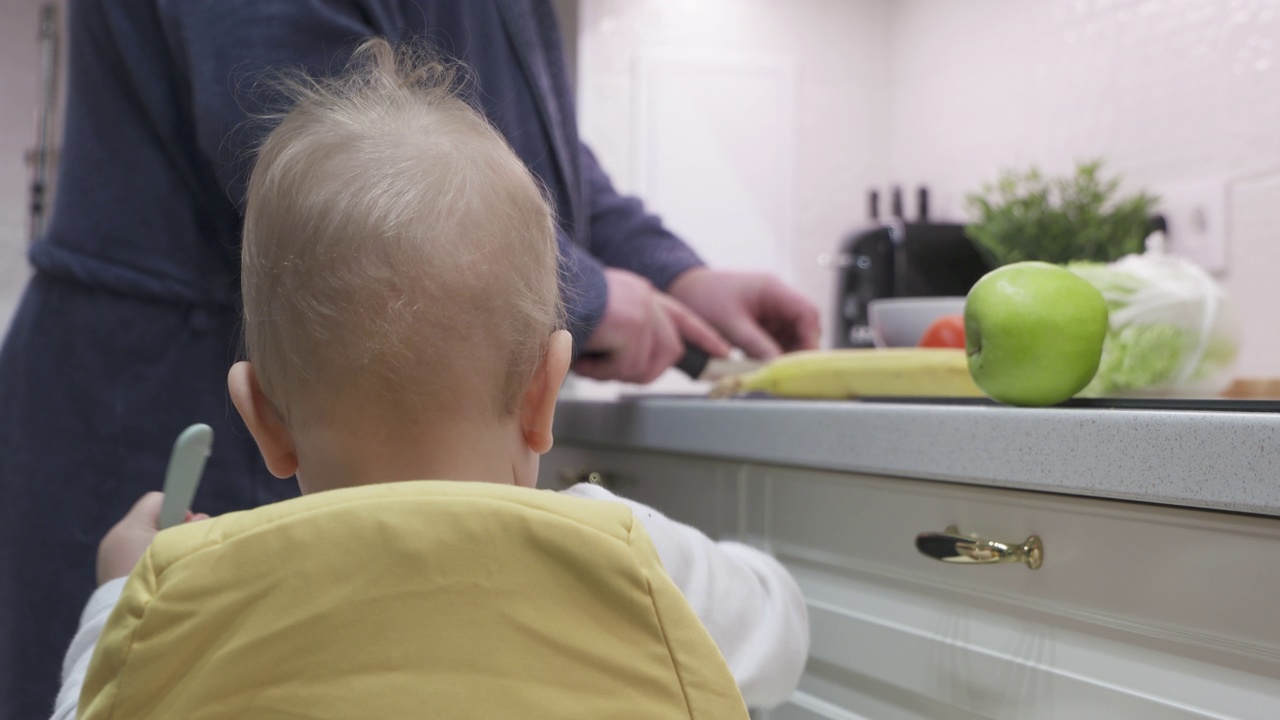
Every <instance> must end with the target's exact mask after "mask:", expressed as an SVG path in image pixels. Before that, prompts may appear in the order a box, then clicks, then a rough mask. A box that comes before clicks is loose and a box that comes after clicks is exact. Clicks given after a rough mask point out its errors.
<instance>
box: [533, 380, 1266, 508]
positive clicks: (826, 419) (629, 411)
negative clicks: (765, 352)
mask: <svg viewBox="0 0 1280 720" xmlns="http://www.w3.org/2000/svg"><path fill="white" fill-rule="evenodd" d="M555 429H556V440H557V441H558V442H562V443H567V444H575V445H594V446H607V447H611V448H617V449H626V450H653V451H663V452H673V453H684V454H692V455H700V456H706V457H721V458H731V459H737V460H747V461H753V462H763V463H771V464H778V465H790V466H799V467H810V468H818V469H824V470H840V471H853V472H861V473H868V474H874V475H887V476H897V477H911V478H920V479H927V480H941V481H950V482H964V483H970V484H976V485H987V486H993V487H1005V488H1015V489H1020V490H1038V491H1049V492H1057V493H1067V494H1071V495H1083V496H1090V497H1102V498H1119V499H1124V500H1138V501H1144V502H1153V503H1163V504H1169V505H1179V506H1184V507H1196V508H1209V509H1218V510H1231V511H1238V512H1248V513H1256V514H1262V515H1273V516H1280V413H1272V412H1223V411H1189V410H1118V409H1092V408H1047V409H1030V408H1010V407H1001V406H996V405H946V404H922V403H906V404H895V403H889V402H856V401H855V402H811V401H794V400H776V399H752V398H743V399H734V400H708V399H706V398H703V397H695V396H683V397H682V396H676V397H660V396H649V397H636V398H622V399H594V400H593V399H572V398H567V399H563V400H562V401H561V403H560V405H559V408H558V410H557V413H556V427H555Z"/></svg>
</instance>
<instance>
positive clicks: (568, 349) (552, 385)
mask: <svg viewBox="0 0 1280 720" xmlns="http://www.w3.org/2000/svg"><path fill="white" fill-rule="evenodd" d="M572 360H573V337H572V336H571V335H569V332H568V331H567V330H557V331H555V332H554V333H552V334H551V338H550V339H549V340H548V341H547V351H546V352H545V353H543V355H542V361H541V362H539V363H538V369H537V370H536V371H535V372H534V374H533V380H532V381H531V382H530V383H529V387H528V388H526V389H525V391H524V397H523V398H521V403H520V429H521V431H522V432H523V433H524V439H525V443H526V444H528V446H529V449H530V450H532V451H534V452H535V453H538V454H539V455H541V454H542V453H545V452H547V451H548V450H550V449H551V443H552V438H551V425H552V423H553V421H554V420H555V414H556V398H557V397H558V396H559V394H560V385H561V384H562V383H564V377H565V375H566V374H568V372H569V363H570V362H571V361H572Z"/></svg>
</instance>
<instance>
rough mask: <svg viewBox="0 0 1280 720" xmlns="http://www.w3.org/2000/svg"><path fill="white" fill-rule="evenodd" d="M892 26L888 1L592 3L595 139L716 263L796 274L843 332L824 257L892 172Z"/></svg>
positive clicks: (587, 17) (583, 71)
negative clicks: (821, 263)
mask: <svg viewBox="0 0 1280 720" xmlns="http://www.w3.org/2000/svg"><path fill="white" fill-rule="evenodd" d="M888 17H889V11H888V3H887V2H882V1H881V0H787V1H786V2H780V1H779V0H690V1H688V2H642V1H639V0H582V1H581V4H580V16H579V33H580V34H579V47H578V82H579V87H578V95H579V98H580V100H579V102H580V107H579V117H580V120H581V128H582V134H583V137H584V138H585V139H586V140H587V141H588V142H589V143H590V144H591V145H592V146H593V147H594V149H595V150H596V153H597V154H598V155H599V157H600V159H601V162H602V164H603V165H604V167H605V169H606V170H608V171H609V172H610V174H611V175H612V177H613V180H614V182H615V183H616V184H617V185H618V186H620V187H621V188H622V189H623V190H626V191H631V192H636V193H637V194H639V195H641V196H642V197H644V198H645V200H646V202H648V203H649V205H650V206H651V207H652V208H654V209H655V210H657V211H658V212H659V213H660V214H662V215H663V216H664V219H665V220H666V221H667V222H668V224H669V225H670V226H672V227H673V229H675V230H676V231H677V232H679V233H681V234H682V235H683V236H684V237H685V238H686V240H688V241H689V242H690V243H691V244H692V245H693V246H694V247H695V248H697V249H698V250H699V251H700V252H702V253H703V254H704V255H705V256H707V258H708V260H710V261H712V262H713V263H715V264H717V265H720V266H731V267H755V268H762V269H767V270H771V271H775V272H778V273H779V274H781V275H783V276H784V277H787V278H789V279H790V280H792V281H793V282H795V283H796V284H797V285H798V286H799V287H800V289H802V290H803V291H804V292H806V293H807V294H808V295H809V296H810V297H811V298H812V299H813V301H814V302H815V303H817V304H818V306H819V307H820V308H821V309H822V311H823V313H824V314H826V315H827V318H826V321H827V324H826V325H824V327H830V324H829V323H830V321H831V319H830V310H831V307H832V306H833V304H834V303H833V300H832V298H833V295H834V292H835V290H834V281H835V275H834V273H833V272H831V271H826V270H821V269H820V268H818V266H817V257H818V255H819V254H821V253H824V252H831V251H833V250H835V249H836V248H837V246H838V245H839V243H840V240H841V239H842V238H843V236H844V235H846V234H847V233H848V232H849V231H850V230H852V229H854V228H856V227H858V226H859V225H861V224H863V223H864V222H865V219H866V218H865V214H864V212H865V211H864V208H865V204H866V203H865V200H864V195H865V193H866V189H867V188H868V187H869V185H870V184H871V183H873V182H877V181H880V180H882V179H883V178H884V177H885V176H886V175H887V171H888V165H887V162H888V148H887V144H886V138H887V134H888V127H887V123H888V120H889V116H888V113H887V111H886V108H885V106H884V101H885V99H886V98H887V86H886V81H887V79H888V68H887V66H886V60H887V57H888V50H889V47H888V41H889V33H888V24H887V23H888ZM770 243H777V244H778V245H779V246H780V248H781V250H780V251H778V252H774V253H772V254H771V252H770V249H769V248H768V247H767V246H768V245H769V244H770Z"/></svg>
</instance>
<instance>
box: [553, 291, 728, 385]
mask: <svg viewBox="0 0 1280 720" xmlns="http://www.w3.org/2000/svg"><path fill="white" fill-rule="evenodd" d="M604 276H605V281H606V282H607V283H608V286H609V297H608V300H607V301H606V302H605V309H604V317H603V318H601V320H600V324H599V325H598V326H597V327H596V330H595V332H594V333H593V334H592V335H591V337H590V339H588V340H587V344H586V345H585V346H584V347H583V349H582V353H581V354H580V355H579V357H578V360H577V361H576V362H574V364H573V370H574V372H576V373H578V374H579V375H583V376H586V377H589V378H594V379H596V380H625V381H627V382H636V383H647V382H652V381H653V380H654V379H656V378H657V377H658V376H659V375H661V374H662V373H663V371H665V370H666V369H667V368H669V367H671V366H672V365H674V364H675V362H676V361H677V360H679V359H680V357H681V356H682V355H683V354H684V345H685V341H688V342H689V343H690V344H692V345H696V346H698V347H700V348H702V349H703V350H705V351H707V353H709V354H710V355H713V356H715V357H723V356H724V355H727V354H728V353H729V349H730V348H729V344H728V343H726V342H725V340H724V338H722V337H721V336H720V334H719V333H717V332H716V331H715V330H713V329H712V328H711V326H710V325H708V324H707V323H706V322H705V321H703V320H702V319H701V318H699V317H698V316H697V315H696V314H694V313H693V312H692V311H690V310H689V308H687V307H685V306H684V305H683V304H681V303H680V302H679V301H677V300H675V299H674V298H672V297H670V296H669V295H667V294H665V293H662V292H659V291H658V290H657V289H656V288H654V287H653V284H652V283H650V282H649V281H648V280H646V279H645V278H643V277H640V276H639V275H636V274H635V273H632V272H628V271H626V270H619V269H617V268H605V271H604Z"/></svg>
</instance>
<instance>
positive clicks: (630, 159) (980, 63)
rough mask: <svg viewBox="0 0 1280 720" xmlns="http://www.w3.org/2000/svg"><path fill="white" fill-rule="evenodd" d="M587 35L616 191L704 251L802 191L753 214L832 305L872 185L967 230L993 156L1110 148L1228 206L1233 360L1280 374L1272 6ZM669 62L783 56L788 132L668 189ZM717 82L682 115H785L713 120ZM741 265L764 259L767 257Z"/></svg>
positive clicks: (777, 19) (738, 145)
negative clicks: (728, 229)
mask: <svg viewBox="0 0 1280 720" xmlns="http://www.w3.org/2000/svg"><path fill="white" fill-rule="evenodd" d="M579 32H580V40H579V46H578V50H579V60H578V67H579V81H580V96H581V101H580V102H581V107H580V116H581V119H582V128H583V134H584V136H585V137H586V138H587V139H588V140H589V141H590V142H591V143H592V144H593V145H594V147H595V148H596V150H597V152H598V154H599V155H600V157H601V160H602V162H603V163H604V165H605V167H606V168H607V169H609V170H610V171H611V172H612V173H613V176H614V179H615V181H617V183H618V184H619V185H620V186H622V187H623V188H625V189H629V190H634V191H640V192H642V193H647V194H648V195H649V196H650V198H649V199H650V202H651V204H652V205H653V206H654V207H655V209H657V210H659V211H661V212H663V213H665V214H667V215H668V216H669V217H671V218H672V220H673V222H672V225H673V227H674V228H675V229H676V230H678V231H681V232H684V233H685V234H686V235H687V239H688V240H689V241H690V242H691V243H692V244H693V245H694V246H695V247H699V248H700V249H703V250H704V251H705V252H706V253H707V254H708V255H709V256H712V257H715V256H718V255H720V254H722V253H723V252H724V251H725V249H726V248H727V247H728V245H727V244H726V243H725V241H724V239H723V238H718V237H714V236H713V233H714V232H715V228H716V227H717V213H721V214H723V212H724V211H725V209H726V208H733V207H735V205H734V202H749V201H750V200H751V198H772V197H773V196H775V195H781V196H783V197H786V198H790V199H791V202H792V203H793V207H794V211H793V212H792V213H791V214H790V215H789V216H788V215H783V216H782V220H781V223H782V225H783V226H782V227H779V224H778V223H779V221H778V216H777V214H773V215H770V214H769V213H768V212H767V211H761V212H759V213H757V214H758V215H761V216H762V217H763V218H764V220H761V219H759V218H752V217H750V216H749V215H748V214H746V213H740V216H741V217H747V218H748V220H750V221H753V222H757V223H759V225H760V226H761V227H762V228H764V229H763V230H762V231H761V233H760V236H764V237H772V238H777V239H778V241H779V242H781V243H783V244H784V245H783V246H782V247H781V248H780V249H779V250H778V251H777V252H779V254H780V257H781V258H782V259H781V260H779V261H778V262H776V263H775V265H774V266H773V267H771V268H770V269H773V270H775V271H779V272H782V273H783V274H785V275H788V276H789V277H790V279H792V280H793V281H794V282H796V283H797V284H798V285H799V286H800V287H801V289H803V290H804V291H805V292H807V293H808V294H809V295H810V297H812V298H813V300H814V301H815V302H817V303H818V304H819V305H820V307H822V309H823V311H824V313H826V312H828V311H829V310H830V307H829V306H830V305H831V304H832V302H831V297H832V293H833V291H834V288H833V281H834V276H833V274H832V273H830V272H829V271H823V270H820V269H818V268H817V267H815V265H814V258H815V257H816V256H817V255H818V254H819V253H821V252H826V251H831V250H834V249H835V248H836V247H837V245H838V244H839V242H840V240H841V239H842V238H843V237H844V236H845V235H846V234H847V233H848V232H849V231H850V230H851V229H853V228H856V227H858V226H859V225H861V224H862V223H863V222H865V209H864V206H865V201H864V196H865V193H866V191H867V189H868V188H870V187H872V186H879V187H881V188H885V187H887V186H888V185H889V184H891V183H895V182H896V183H901V184H902V185H903V186H904V187H905V188H907V189H908V190H910V189H913V188H914V187H915V186H916V185H918V184H924V185H927V186H928V187H929V188H930V189H931V191H932V197H931V200H932V203H931V204H932V213H931V214H932V215H933V216H934V217H937V218H946V219H957V220H963V219H966V218H967V211H966V208H965V205H964V196H965V194H966V193H968V192H971V191H974V190H976V189H978V188H979V187H980V186H981V184H982V183H983V182H984V181H986V180H990V179H993V178H994V177H995V176H996V174H997V173H998V172H999V170H1000V169H1001V168H1005V167H1025V166H1027V165H1029V164H1036V165H1038V166H1040V167H1041V168H1042V169H1043V170H1046V171H1049V172H1055V173H1057V172H1069V171H1070V170H1071V167H1072V165H1073V164H1074V163H1075V162H1076V161H1077V160H1082V159H1088V158H1092V157H1102V158H1105V159H1106V161H1107V167H1108V168H1109V170H1110V171H1113V172H1117V173H1119V174H1121V175H1123V176H1124V178H1125V179H1126V189H1136V188H1139V187H1141V188H1146V189H1149V190H1152V191H1155V192H1157V193H1159V192H1160V190H1161V188H1167V189H1168V190H1167V194H1168V195H1170V196H1171V197H1173V196H1180V195H1185V194H1186V193H1187V191H1188V189H1201V191H1203V190H1202V189H1203V188H1208V189H1209V190H1210V191H1215V189H1216V192H1217V193H1220V194H1221V196H1223V197H1225V201H1221V202H1220V203H1219V204H1220V206H1222V207H1223V209H1224V214H1225V224H1226V227H1225V237H1226V251H1225V256H1224V257H1225V269H1222V270H1221V271H1220V272H1219V276H1220V277H1221V278H1222V280H1223V281H1224V283H1225V284H1226V286H1227V287H1228V289H1229V291H1230V292H1231V294H1232V296H1233V297H1234V298H1235V300H1236V302H1237V304H1238V305H1239V306H1240V309H1241V311H1242V315H1243V319H1244V328H1245V341H1244V348H1243V354H1242V358H1241V362H1240V366H1239V369H1240V371H1241V373H1243V374H1253V375H1280V333H1277V332H1276V328H1275V327H1274V326H1275V324H1276V323H1275V321H1273V320H1272V319H1271V316H1272V311H1271V308H1272V307H1274V306H1275V305H1276V304H1278V303H1280V290H1278V289H1277V288H1278V287H1280V285H1278V284H1277V282H1276V275H1277V269H1280V237H1278V236H1280V229H1277V226H1276V225H1275V224H1273V223H1270V222H1267V221H1265V220H1264V219H1266V218H1270V217H1273V216H1274V214H1275V213H1274V208H1276V207H1280V196H1278V195H1276V194H1275V192H1276V191H1277V189H1278V187H1280V186H1278V185H1277V183H1278V182H1280V181H1278V180H1276V179H1275V178H1274V177H1273V174H1274V173H1277V172H1280V67H1278V66H1277V65H1278V64H1280V57H1278V56H1277V53H1280V0H1035V1H1034V2H1031V1H1028V0H964V1H963V2H960V1H957V0H790V1H788V2H780V1H777V0H774V1H770V0H696V1H695V0H688V1H687V2H670V1H664V0H582V2H581V16H580V24H579ZM672 57H676V58H686V59H690V58H692V59H693V60H689V62H690V63H696V62H701V63H702V64H703V65H704V66H705V65H706V64H708V63H710V62H715V61H720V62H722V63H728V64H730V65H732V64H734V63H737V65H738V66H739V67H741V68H743V69H746V68H749V67H751V63H750V62H749V61H748V60H745V58H751V57H755V58H757V59H758V60H760V61H763V62H766V63H769V62H771V63H774V64H775V65H778V64H786V65H788V66H789V67H790V68H791V70H790V73H791V78H792V82H793V85H794V90H793V93H794V111H793V115H792V117H793V118H794V124H793V126H792V128H793V129H792V133H793V134H792V135H791V136H790V137H771V136H767V135H763V134H762V135H760V136H759V138H758V140H757V142H756V143H754V144H753V143H750V142H743V141H740V140H738V141H730V140H724V141H721V142H719V143H718V144H717V147H715V148H714V151H715V152H699V153H693V152H690V153H689V154H690V156H691V157H692V158H696V159H697V162H691V163H690V167H689V168H688V174H687V175H686V176H683V177H678V178H674V181H673V182H669V183H667V182H666V181H662V180H660V181H658V182H655V181H654V180H653V179H652V178H650V177H648V176H647V175H646V174H645V173H644V172H642V171H641V170H640V169H639V168H638V167H637V166H638V164H640V163H643V162H650V163H651V162H652V161H653V160H652V158H653V157H659V158H661V157H663V154H664V152H666V149H665V148H664V147H663V144H664V142H665V143H666V144H667V146H672V145H678V143H680V142H683V141H686V140H687V137H688V136H689V135H690V134H691V133H690V132H688V131H682V130H681V126H680V123H681V122H682V121H684V120H685V119H684V118H681V117H680V115H679V113H677V112H675V111H671V117H669V118H667V119H666V122H665V125H664V127H667V128H668V130H667V132H668V133H669V134H670V135H671V137H670V138H665V137H655V136H654V132H653V130H652V128H653V127H654V121H653V120H652V118H651V117H648V116H650V115H652V113H653V109H652V107H643V106H642V105H643V102H644V101H643V99H644V98H645V97H646V96H648V95H651V94H652V90H651V89H649V88H646V87H645V85H644V76H645V68H646V66H648V65H650V64H652V63H653V62H655V60H654V58H672ZM690 67H692V64H691V65H690ZM703 88H704V92H705V96H703V97H699V98H696V102H690V103H689V104H688V105H687V106H686V107H684V108H683V109H682V111H683V112H685V113H694V114H696V115H697V116H698V117H697V118H693V119H688V120H689V121H690V122H697V123H700V124H703V125H708V126H710V127H721V128H723V129H724V134H725V135H728V133H729V132H730V131H729V128H730V126H731V125H733V124H734V123H735V122H739V123H741V124H740V125H739V126H738V127H739V128H741V127H748V128H751V127H756V126H760V127H761V128H763V127H764V126H767V125H768V124H769V123H770V122H774V121H773V120H772V119H771V118H772V117H773V116H774V114H775V110H776V109H775V108H771V107H765V108H762V109H761V115H762V117H739V118H736V119H735V117H734V116H733V115H728V116H719V117H711V115H712V113H711V112H710V111H709V110H708V109H709V108H713V107H714V106H715V103H716V102H717V97H720V98H723V99H724V101H725V102H727V103H728V104H730V105H732V104H733V103H734V102H739V101H741V100H742V99H743V98H745V97H746V96H745V95H739V96H737V97H735V95H734V93H735V92H736V91H735V90H734V89H733V88H726V89H724V90H722V91H714V90H713V88H711V87H708V86H706V85H704V86H703ZM739 115H742V113H739ZM708 118H709V119H708ZM717 123H718V124H719V125H717ZM761 147H763V148H766V150H767V152H774V151H776V149H777V148H788V147H789V148H790V161H789V163H787V162H786V160H785V159H784V160H782V161H778V160H773V161H771V162H774V163H775V164H777V163H778V162H782V163H783V164H788V165H789V173H790V176H789V178H787V177H785V176H773V177H770V178H768V182H755V181H758V180H760V178H761V177H762V176H765V175H767V173H766V172H765V171H764V170H762V169H761V165H760V163H759V159H758V158H754V157H753V153H755V152H756V148H761ZM712 160H714V162H712ZM752 163H755V165H754V166H753V165H752ZM726 171H728V172H735V171H736V172H738V175H737V176H736V177H737V178H738V181H739V183H740V184H744V185H746V186H747V187H748V188H751V186H752V183H753V182H755V187H754V194H751V193H747V194H745V195H743V194H740V195H739V196H738V197H737V198H726V196H725V193H721V192H719V191H718V190H717V189H716V188H714V187H711V185H712V183H713V181H714V180H715V179H716V178H717V177H723V176H724V173H725V172H726ZM753 178H754V180H753ZM699 187H701V188H704V190H703V191H702V192H701V193H698V192H693V191H692V189H693V188H699ZM735 191H736V190H735ZM907 205H908V212H909V213H912V212H914V208H913V207H912V206H913V203H910V202H909V203H907ZM886 206H887V203H886V202H882V209H883V208H885V207H886ZM741 217H740V218H737V219H741ZM788 222H789V224H790V227H785V225H786V224H787V223H788ZM756 239H757V240H758V239H759V236H758V237H757V238H756ZM743 255H744V257H747V258H750V257H756V258H759V257H761V254H760V251H759V249H758V248H756V247H751V248H749V249H748V251H747V252H744V253H743ZM1212 256H1213V255H1212V253H1210V254H1209V255H1207V257H1212ZM784 260H785V261H784ZM828 319H829V316H828ZM827 327H830V326H829V325H827Z"/></svg>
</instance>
